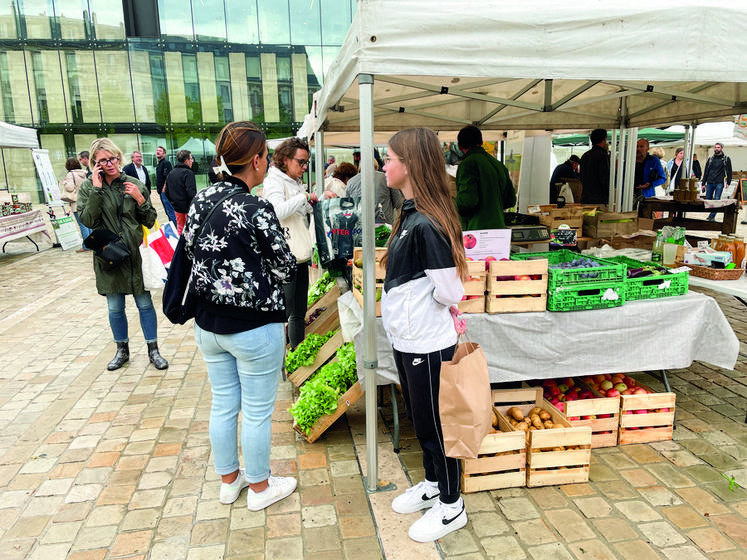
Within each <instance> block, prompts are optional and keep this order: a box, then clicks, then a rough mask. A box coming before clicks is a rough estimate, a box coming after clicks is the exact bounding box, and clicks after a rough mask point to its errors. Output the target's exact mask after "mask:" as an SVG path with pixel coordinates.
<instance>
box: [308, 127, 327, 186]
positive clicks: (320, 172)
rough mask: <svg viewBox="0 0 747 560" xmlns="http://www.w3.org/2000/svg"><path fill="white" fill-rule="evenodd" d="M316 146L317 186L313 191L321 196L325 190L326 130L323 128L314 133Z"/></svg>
mask: <svg viewBox="0 0 747 560" xmlns="http://www.w3.org/2000/svg"><path fill="white" fill-rule="evenodd" d="M314 146H315V148H316V158H315V161H316V173H315V178H316V188H315V189H314V191H313V192H315V193H316V195H317V196H321V195H322V193H323V192H324V132H322V131H321V130H318V131H317V133H316V134H315V135H314ZM309 192H311V191H309Z"/></svg>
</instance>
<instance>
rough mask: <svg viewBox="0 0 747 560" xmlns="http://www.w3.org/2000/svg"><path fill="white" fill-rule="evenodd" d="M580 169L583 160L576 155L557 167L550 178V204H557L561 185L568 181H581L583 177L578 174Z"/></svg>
mask: <svg viewBox="0 0 747 560" xmlns="http://www.w3.org/2000/svg"><path fill="white" fill-rule="evenodd" d="M580 168H581V158H580V157H578V156H577V155H576V154H573V155H571V157H569V158H568V159H567V160H565V161H564V162H563V163H561V164H560V165H557V166H556V167H555V169H554V170H553V172H552V177H551V178H550V204H555V201H556V200H557V199H558V196H559V195H560V187H558V185H559V184H562V183H565V182H566V180H567V179H576V180H577V181H580V180H581V175H580V174H579V172H578V170H579V169H580Z"/></svg>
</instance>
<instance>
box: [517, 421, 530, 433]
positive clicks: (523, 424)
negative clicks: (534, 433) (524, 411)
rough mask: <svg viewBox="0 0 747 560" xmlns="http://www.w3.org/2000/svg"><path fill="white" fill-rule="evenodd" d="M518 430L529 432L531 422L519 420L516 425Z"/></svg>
mask: <svg viewBox="0 0 747 560" xmlns="http://www.w3.org/2000/svg"><path fill="white" fill-rule="evenodd" d="M514 428H516V429H517V430H521V431H522V432H528V431H529V424H527V423H526V422H517V424H516V426H514Z"/></svg>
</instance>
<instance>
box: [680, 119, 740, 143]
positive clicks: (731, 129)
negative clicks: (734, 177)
mask: <svg viewBox="0 0 747 560" xmlns="http://www.w3.org/2000/svg"><path fill="white" fill-rule="evenodd" d="M667 130H671V131H672V132H684V131H685V127H684V126H680V125H675V126H670V127H669V128H668V129H667ZM716 142H721V144H722V145H723V146H724V147H727V146H730V147H731V146H734V147H740V148H742V147H747V138H745V137H744V136H742V135H739V134H736V133H735V124H734V121H731V122H713V123H703V124H699V125H698V126H697V127H696V128H695V145H696V146H706V147H709V148H711V147H713V145H714V144H715V143H716ZM680 143H681V142H680Z"/></svg>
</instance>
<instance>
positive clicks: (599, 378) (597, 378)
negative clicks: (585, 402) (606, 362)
mask: <svg viewBox="0 0 747 560" xmlns="http://www.w3.org/2000/svg"><path fill="white" fill-rule="evenodd" d="M605 379H607V378H606V377H605V376H604V374H602V373H600V374H597V375H595V376H594V381H596V382H597V383H601V382H602V381H604V380H605Z"/></svg>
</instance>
